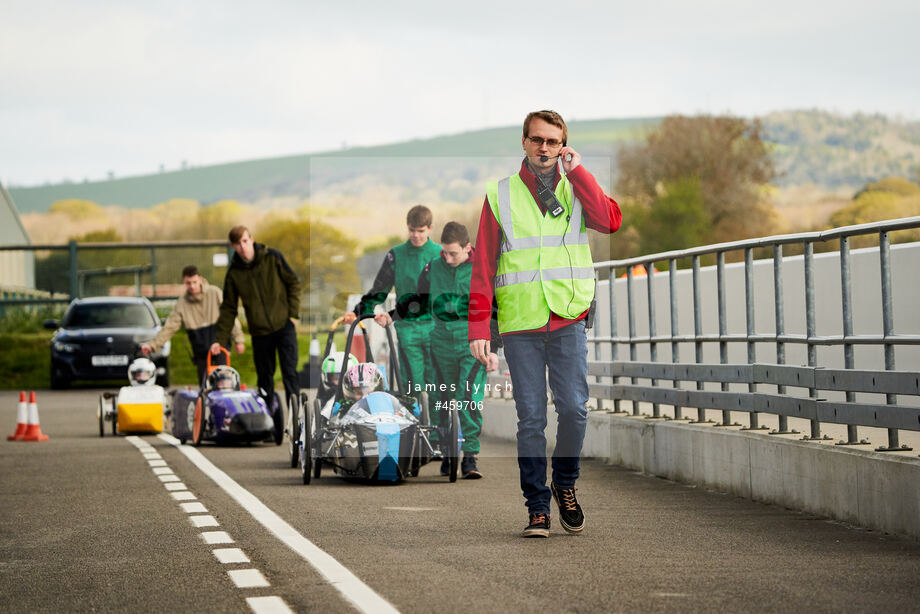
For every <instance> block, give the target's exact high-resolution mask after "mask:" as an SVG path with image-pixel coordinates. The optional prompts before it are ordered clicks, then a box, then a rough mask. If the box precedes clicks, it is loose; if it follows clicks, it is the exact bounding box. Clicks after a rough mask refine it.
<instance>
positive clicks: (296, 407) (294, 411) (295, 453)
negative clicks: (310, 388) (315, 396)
mask: <svg viewBox="0 0 920 614" xmlns="http://www.w3.org/2000/svg"><path fill="white" fill-rule="evenodd" d="M303 402H304V398H303V393H301V394H300V395H299V396H297V397H295V398H293V399H292V401H291V406H290V407H289V408H288V427H287V434H288V453H289V454H290V455H291V469H296V468H297V461H298V460H300V451H299V449H298V446H299V445H300V421H299V419H298V418H299V416H300V407H301V406H302V405H303Z"/></svg>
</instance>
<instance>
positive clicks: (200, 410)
mask: <svg viewBox="0 0 920 614" xmlns="http://www.w3.org/2000/svg"><path fill="white" fill-rule="evenodd" d="M204 431H205V408H204V404H203V403H202V402H201V397H199V398H198V400H197V401H196V402H195V418H194V421H193V423H192V443H193V444H195V445H196V446H200V445H201V442H202V441H203V440H204Z"/></svg>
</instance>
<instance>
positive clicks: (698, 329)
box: [693, 255, 706, 422]
mask: <svg viewBox="0 0 920 614" xmlns="http://www.w3.org/2000/svg"><path fill="white" fill-rule="evenodd" d="M702 336H703V303H702V299H701V298H700V257H699V256H696V255H695V256H693V338H694V341H693V345H694V349H695V358H696V362H697V364H702V362H703V342H702V341H701V340H700V337H702ZM696 389H697V390H703V382H699V381H698V382H697V383H696ZM696 422H706V408H705V407H697V408H696Z"/></svg>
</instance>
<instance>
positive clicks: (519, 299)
mask: <svg viewBox="0 0 920 614" xmlns="http://www.w3.org/2000/svg"><path fill="white" fill-rule="evenodd" d="M486 197H487V198H488V199H489V206H490V207H491V208H492V214H493V215H494V216H495V219H496V220H497V221H498V224H499V226H501V229H502V233H503V235H504V238H503V241H502V244H501V253H500V255H499V258H498V269H497V270H496V273H495V299H496V301H497V302H498V330H499V332H501V333H508V332H514V331H520V330H532V329H535V328H540V327H542V326H545V325H546V324H547V322H548V321H549V314H550V311H552V312H553V313H555V314H556V315H559V316H562V317H563V318H577V317H578V316H580V315H581V314H582V313H584V311H585V310H586V309H587V308H588V307H589V306H590V304H591V300H592V299H593V298H594V263H593V261H592V260H591V249H590V247H589V246H588V233H587V231H586V228H585V219H584V215H582V210H581V202H579V200H578V199H577V198H575V195H574V192H573V190H572V184H571V183H569V181H568V179H566V178H565V177H563V178H562V179H561V180H560V181H559V183H558V184H557V185H556V198H558V199H559V202H560V203H562V206H563V207H564V208H565V212H564V213H563V214H562V215H560V216H558V217H553V216H552V215H551V214H549V213H547V214H546V215H543V214H542V211H541V210H540V207H539V206H538V205H537V203H536V202H535V201H534V199H533V195H531V193H530V190H529V189H528V188H527V185H526V184H525V183H524V181H523V180H522V179H521V178H520V176H519V175H517V174H515V175H512V176H510V177H506V178H505V179H502V180H501V181H499V182H497V183H496V182H490V183H489V184H487V185H486Z"/></svg>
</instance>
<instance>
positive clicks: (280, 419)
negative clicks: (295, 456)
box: [272, 394, 284, 446]
mask: <svg viewBox="0 0 920 614" xmlns="http://www.w3.org/2000/svg"><path fill="white" fill-rule="evenodd" d="M275 398H276V399H277V398H278V395H277V394H276V395H275ZM272 422H274V423H275V431H274V433H273V435H274V437H275V445H276V446H280V445H281V443H282V442H283V441H284V410H283V409H282V408H281V403H278V409H276V410H275V412H274V413H273V414H272Z"/></svg>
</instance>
